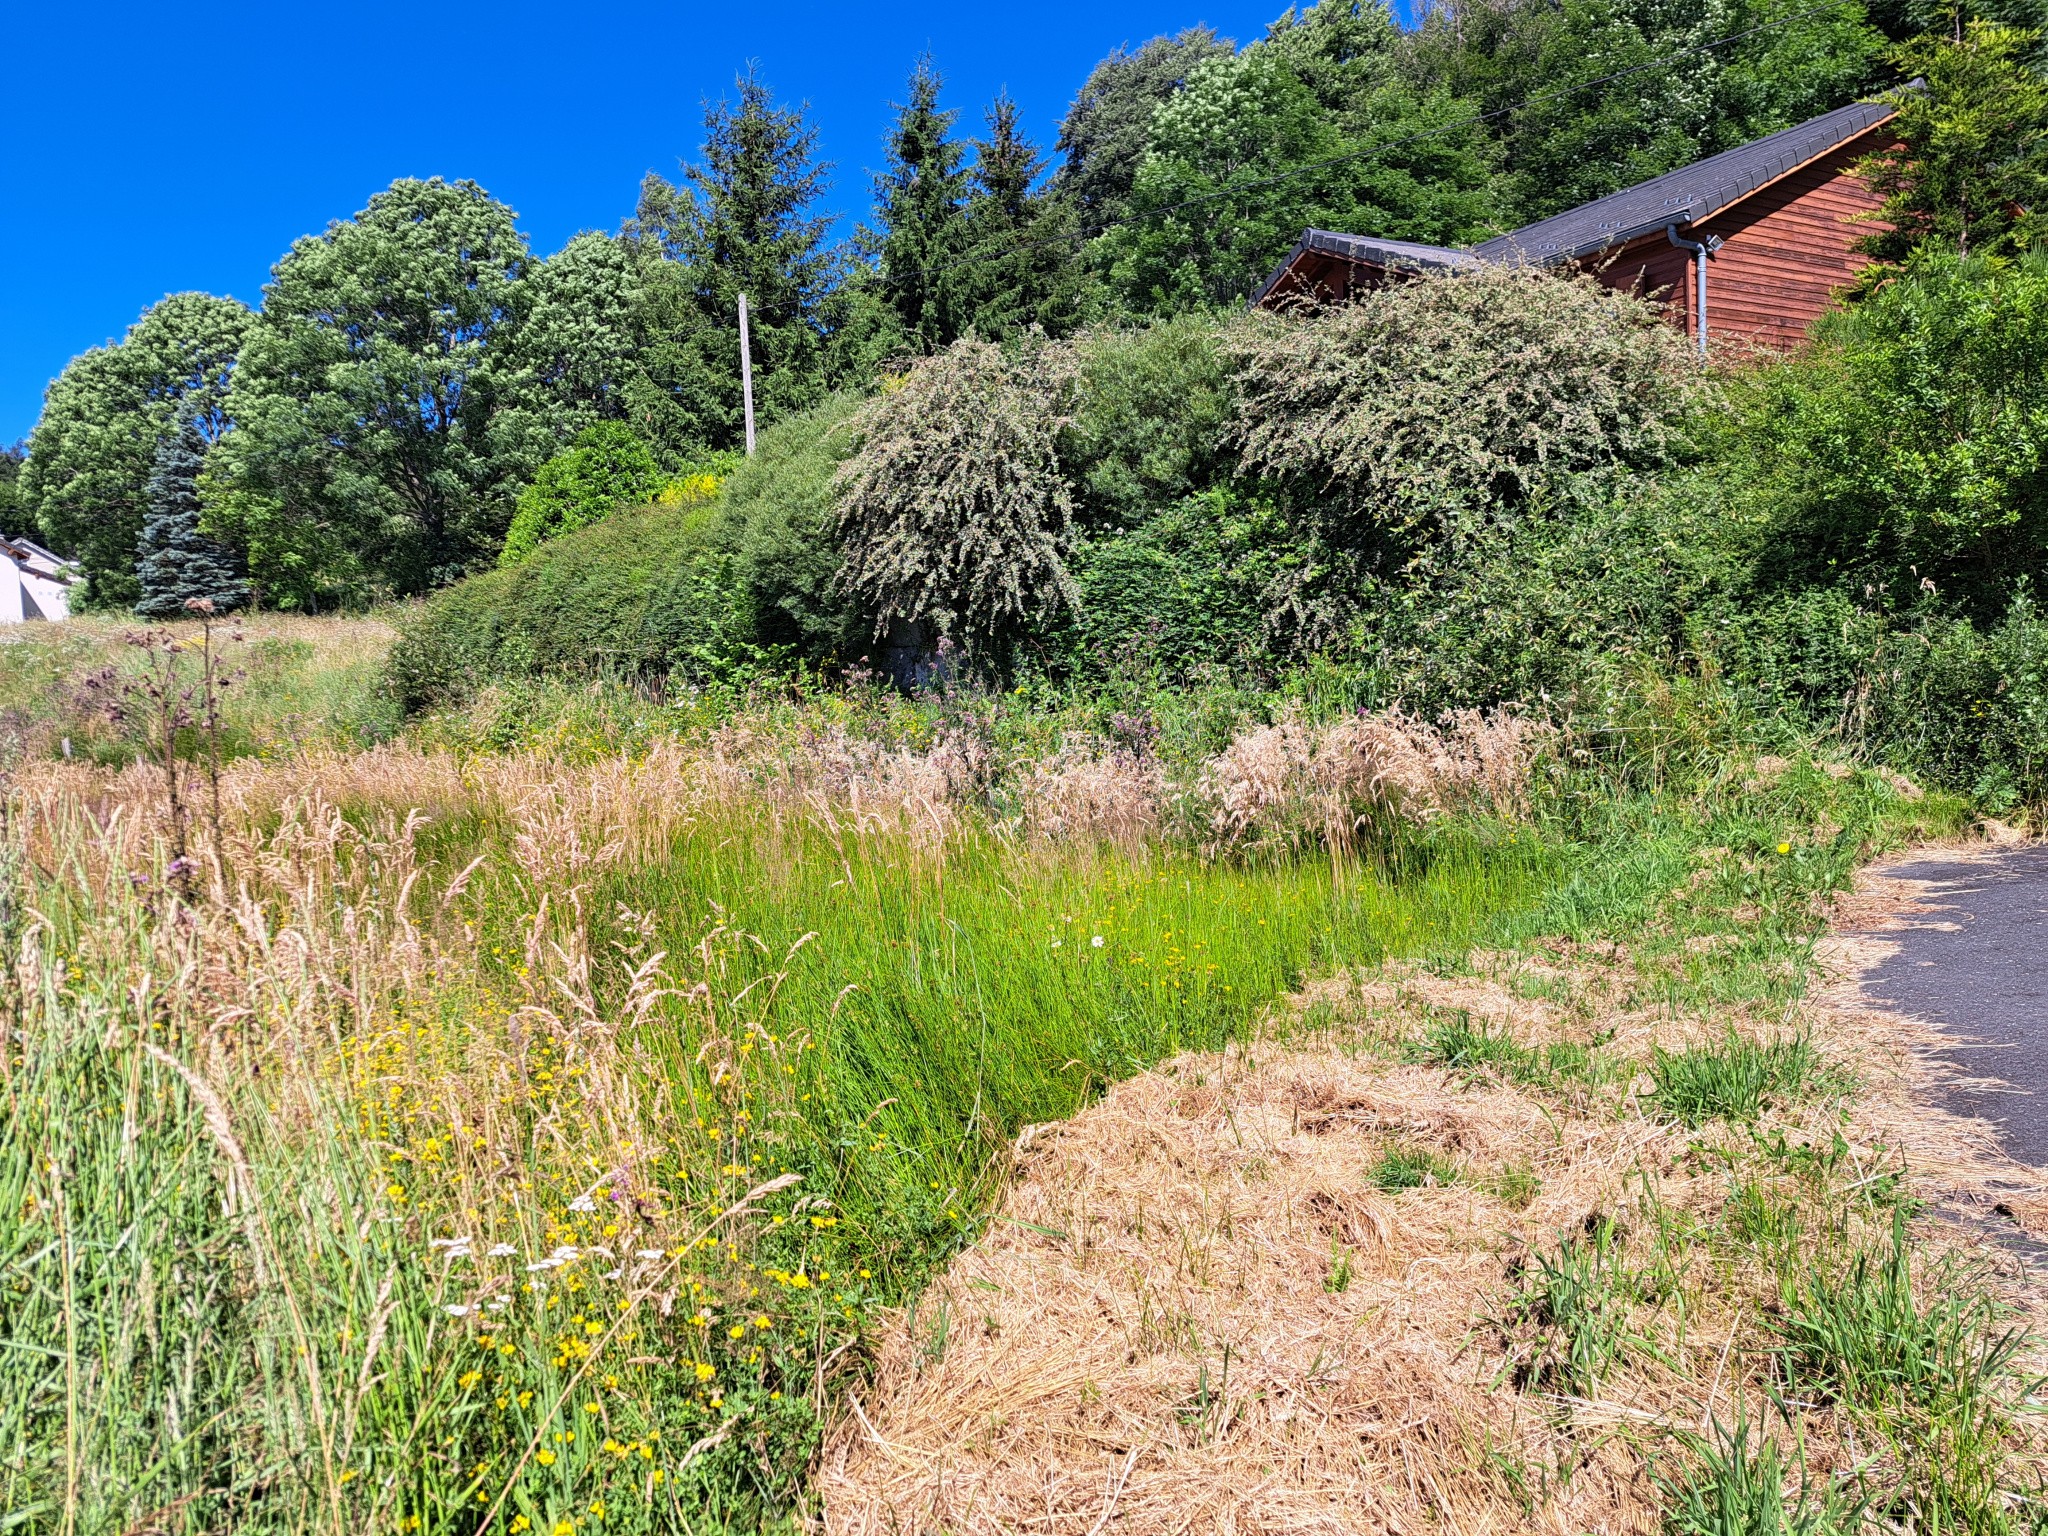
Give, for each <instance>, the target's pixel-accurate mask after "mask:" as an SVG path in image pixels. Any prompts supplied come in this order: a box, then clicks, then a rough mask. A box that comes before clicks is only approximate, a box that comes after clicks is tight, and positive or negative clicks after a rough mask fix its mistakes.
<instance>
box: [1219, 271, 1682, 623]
mask: <svg viewBox="0 0 2048 1536" xmlns="http://www.w3.org/2000/svg"><path fill="white" fill-rule="evenodd" d="M1227 355H1228V357H1229V360H1230V363H1231V366H1232V370H1233V374H1234V378H1235V383H1236V387H1237V391H1238V395H1239V400H1240V405H1239V416H1238V429H1237V430H1238V434H1239V437H1240V440H1241V442H1242V444H1243V461H1242V467H1243V469H1244V470H1245V471H1247V472H1249V473H1252V474H1255V475H1259V476H1263V477H1266V478H1267V479H1269V480H1270V481H1272V482H1275V483H1276V484H1278V485H1279V486H1281V487H1283V488H1284V489H1285V490H1286V492H1287V495H1288V504H1289V508H1290V513H1291V516H1292V517H1293V518H1294V520H1295V522H1296V525H1297V527H1298V530H1299V537H1300V543H1299V546H1298V550H1297V552H1296V554H1295V556H1294V557H1293V558H1294V562H1295V563H1294V566H1293V568H1292V570H1291V571H1290V572H1289V573H1288V574H1287V575H1286V577H1285V579H1284V580H1283V581H1281V582H1280V583H1279V584H1277V585H1276V587H1275V589H1274V591H1273V611H1272V615H1271V620H1270V622H1271V623H1272V624H1273V627H1274V628H1275V629H1276V630H1278V631H1280V632H1281V633H1283V634H1287V633H1291V634H1293V635H1295V636H1298V637H1299V639H1300V641H1301V642H1304V643H1306V644H1308V645H1311V646H1319V645H1327V644H1332V643H1336V642H1339V641H1341V640H1343V639H1344V637H1345V634H1346V631H1347V629H1348V627H1349V626H1350V625H1351V624H1352V623H1353V621H1354V620H1355V619H1357V618H1358V616H1359V615H1360V614H1361V613H1363V612H1365V611H1366V610H1367V609H1368V608H1371V607H1372V606H1374V605H1376V604H1380V603H1382V602H1383V601H1384V600H1385V593H1386V591H1387V590H1388V589H1399V588H1401V587H1403V586H1408V587H1413V586H1415V585H1417V584H1426V583H1429V582H1433V581H1436V580H1438V579H1440V578H1441V576H1442V575H1443V573H1445V572H1447V571H1451V570H1453V569H1455V568H1458V567H1461V566H1466V565H1469V564H1470V563H1472V562H1473V561H1475V560H1478V559H1482V558H1484V557H1485V556H1486V554H1487V552H1488V551H1489V550H1490V549H1492V548H1493V547H1494V546H1495V545H1496V544H1497V542H1498V540H1499V538H1500V537H1501V535H1502V534H1503V533H1504V532H1507V531H1511V530H1513V529H1515V528H1517V527H1518V526H1519V525H1522V524H1524V523H1527V522H1529V521H1531V520H1535V519H1547V520H1557V519H1560V518H1563V517H1565V516H1566V515H1568V514H1570V513H1572V512H1573V511H1574V509H1577V508H1582V507H1586V506H1591V505H1596V504H1598V503H1601V502H1604V501H1606V500H1608V499H1610V498H1611V497H1612V496H1614V495H1615V494H1616V492H1617V490H1618V489H1619V488H1620V487H1621V485H1622V484H1623V483H1624V482H1625V481H1626V480H1628V479H1629V478H1630V477H1633V476H1637V475H1641V474H1644V473H1648V472H1652V471H1656V470H1659V469H1661V468H1663V467H1665V466H1666V465H1668V464H1670V463H1671V462H1672V461H1673V459H1674V456H1675V455H1676V454H1677V453H1678V452H1679V451H1680V449H1681V447H1682V439H1681V437H1680V433H1679V427H1680V423H1681V421H1682V419H1683V417H1684V415H1685V413H1686V411H1687V409H1688V406H1689V404H1690V402H1691V400H1692V399H1693V397H1694V395H1695V391H1696V390H1697V388H1698V387H1699V385H1698V383H1697V379H1698V375H1697V373H1696V370H1695V368H1694V366H1693V365H1692V364H1691V363H1690V362H1689V361H1688V359H1687V356H1686V353H1685V348H1684V342H1683V338H1682V337H1681V336H1679V335H1678V333H1677V332H1676V331H1675V330H1673V329H1672V327H1670V326H1668V325H1666V324H1663V323H1662V322H1661V321H1660V320H1659V319H1658V317H1657V313H1656V311H1655V310H1654V309H1653V308H1652V307H1651V306H1649V305H1648V304H1646V303H1643V302H1642V301H1640V300H1638V299H1635V298H1633V297H1630V296H1628V295H1626V294H1621V293H1616V292H1614V291H1613V290H1610V289H1607V288H1604V287H1602V286H1601V285H1600V284H1599V283H1598V282H1596V281H1595V280H1594V279H1593V278H1591V277H1590V276H1576V277H1558V276H1551V275H1548V274H1545V273H1542V272H1539V271H1536V270H1534V269H1529V268H1489V269H1486V270H1483V271H1481V272H1478V273H1473V274H1469V275H1463V276H1455V277H1450V276H1439V277H1428V278H1421V279H1417V280H1415V281H1412V282H1408V283H1404V284H1400V285H1398V286H1395V287H1391V288H1386V289H1382V290H1379V291H1378V292H1375V293H1371V294H1368V295H1366V296H1365V297H1364V298H1363V299H1361V300H1359V301H1357V302H1355V303H1353V304H1349V305H1346V306H1345V307H1343V308H1341V309H1338V310H1335V311H1332V312H1330V313H1328V314H1326V315H1321V316H1315V317H1290V316H1278V315H1270V314H1265V313H1258V314H1254V315H1252V316H1249V317H1247V319H1246V320H1245V321H1244V322H1243V323H1242V324H1241V325H1239V326H1238V327H1236V328H1234V329H1233V330H1232V332H1231V334H1230V336H1229V339H1228V342H1227Z"/></svg>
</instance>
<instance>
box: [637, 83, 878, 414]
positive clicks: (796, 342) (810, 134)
mask: <svg viewBox="0 0 2048 1536" xmlns="http://www.w3.org/2000/svg"><path fill="white" fill-rule="evenodd" d="M736 85H737V88H738V91H739V99H738V101H737V102H732V101H719V102H716V103H713V104H711V105H709V106H707V107H706V108H705V111H704V149H703V153H702V155H701V156H700V157H699V159H698V161H697V163H695V164H693V165H688V166H685V167H684V170H683V178H682V180H681V182H680V183H678V182H671V181H668V180H666V179H665V178H663V177H660V176H655V175H651V174H650V175H649V176H648V177H647V179H646V180H645V181H643V182H642V183H641V186H640V204H639V208H638V209H637V211H636V212H635V214H634V217H633V218H632V219H631V220H630V221H629V222H628V223H627V225H626V231H625V239H626V242H627V244H628V245H629V247H631V248H632V249H633V250H634V251H636V252H637V253H638V254H639V256H640V257H641V258H642V261H643V264H642V267H641V271H640V274H639V276H640V281H641V283H642V293H641V296H640V300H639V305H640V312H639V316H638V320H639V324H640V326H641V327H642V330H643V333H644V335H645V338H646V339H645V341H644V342H643V343H642V344H641V345H640V347H639V349H638V351H637V352H636V363H637V366H638V368H639V369H640V371H641V372H642V373H643V374H644V375H645V376H646V379H647V381H648V386H649V387H652V388H655V389H658V390H659V391H660V392H661V394H662V396H663V400H662V410H661V412H660V413H659V414H664V415H667V414H672V415H673V416H674V417H675V418H676V419H677V420H679V421H680V420H687V421H691V422H694V423H695V428H696V442H695V444H694V445H693V446H694V447H696V448H732V447H736V446H738V444H739V443H740V441H741V437H742V432H743V428H742V425H741V423H742V419H743V418H742V405H741V399H740V352H739V347H740V335H739V296H740V295H741V294H742V293H744V294H745V295H746V296H747V310H748V321H749V325H750V327H751V330H752V342H753V360H754V392H755V403H756V407H757V409H758V410H759V412H760V415H761V417H762V419H763V420H774V419H776V418H778V417H782V416H786V415H790V414H793V413H795V412H797V411H801V410H804V409H807V408H808V407H809V406H811V405H812V404H814V403H815V402H816V400H817V399H818V397H819V396H820V395H822V394H823V393H824V389H825V380H824V366H825V364H824V356H823V350H824V330H825V322H824V309H825V305H826V303H827V302H828V300H830V298H831V297H832V294H833V291H834V289H835V287H836V286H837V283H838V278H839V258H838V256H837V254H836V253H835V252H834V251H833V250H832V248H831V247H830V246H829V245H828V244H827V243H826V234H827V232H828V230H829V229H830V227H831V222H832V221H831V219H830V218H829V217H826V216H823V215H820V214H818V213H817V212H815V208H816V205H817V202H818V199H819V198H820V197H822V196H823V195H824V193H825V190H826V188H827V186H828V184H829V181H830V177H831V170H832V167H831V166H830V165H829V164H827V163H825V162H823V161H820V160H818V159H817V158H816V153H817V144H818V130H817V129H816V128H815V127H814V126H812V124H811V123H810V122H809V121H808V119H807V118H806V116H805V112H806V108H805V106H804V105H802V104H799V105H797V106H793V107H780V106H777V105H776V104H775V97H774V93H773V92H772V91H771V90H770V89H769V86H768V83H767V82H766V81H765V80H763V79H762V78H761V77H760V76H759V75H758V74H756V73H754V72H753V71H752V70H751V69H750V70H749V71H748V72H747V73H746V74H744V75H742V76H740V77H739V79H738V80H737V82H736ZM651 408H652V407H651V404H650V402H647V401H642V402H641V404H640V406H639V407H638V408H637V409H635V410H634V412H633V413H632V414H633V415H634V417H635V420H636V423H637V422H638V421H639V420H640V419H641V418H642V417H644V416H646V415H648V414H649V412H650V410H651ZM676 435H677V434H676V433H675V432H674V431H672V430H671V431H669V432H666V433H665V434H664V437H665V440H667V439H672V438H673V437H675V436H676Z"/></svg>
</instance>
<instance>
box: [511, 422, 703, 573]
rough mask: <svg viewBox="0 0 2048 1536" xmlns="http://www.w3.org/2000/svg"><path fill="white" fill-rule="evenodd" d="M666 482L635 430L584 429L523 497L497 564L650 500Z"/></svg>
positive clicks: (612, 426) (608, 425)
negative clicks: (620, 510)
mask: <svg viewBox="0 0 2048 1536" xmlns="http://www.w3.org/2000/svg"><path fill="white" fill-rule="evenodd" d="M663 478H664V477H663V475H662V473H661V468H660V466H659V465H657V464H656V463H655V462H654V453H653V450H652V449H650V448H649V447H648V446H647V445H646V444H645V443H643V442H641V441H640V439H639V438H638V437H636V436H635V435H634V433H633V429H632V428H631V427H628V426H626V425H624V424H623V423H621V422H616V421H601V422H599V423H597V424H596V425H595V426H592V427H586V428H584V430H583V431H582V432H581V433H579V434H578V435H577V438H576V441H575V442H574V443H573V444H571V445H570V446H569V448H567V449H566V450H565V451H563V452H561V453H558V454H556V455H555V456H554V457H553V458H552V459H549V460H548V461H547V463H545V464H543V465H541V467H540V472H539V473H538V474H536V475H535V476H534V477H533V484H531V485H529V486H528V487H527V488H526V489H525V490H524V491H522V492H520V494H519V505H518V507H517V509H516V510H515V511H514V512H513V514H512V526H511V527H510V528H508V529H507V530H506V531H505V549H504V552H503V553H502V554H501V555H500V556H499V557H498V563H499V564H500V565H501V566H511V565H517V564H518V563H519V562H520V561H522V560H525V559H526V558H528V557H529V556H530V555H532V554H533V552H534V551H535V550H536V549H538V548H540V546H541V545H542V544H543V543H545V542H546V541H547V540H549V539H557V538H560V537H561V536H562V535H563V534H565V533H573V532H574V531H575V530H576V529H578V528H585V527H588V526H589V525H590V524H592V523H597V522H602V521H603V520H604V519H605V518H607V517H610V516H611V515H612V514H613V513H614V512H616V511H618V510H619V508H620V507H627V506H633V505H635V504H637V503H641V502H648V501H652V500H653V499H654V498H655V497H656V496H657V495H658V494H660V492H661V489H662V483H663Z"/></svg>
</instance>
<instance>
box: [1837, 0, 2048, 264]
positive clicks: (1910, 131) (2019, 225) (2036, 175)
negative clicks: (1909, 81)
mask: <svg viewBox="0 0 2048 1536" xmlns="http://www.w3.org/2000/svg"><path fill="white" fill-rule="evenodd" d="M2040 41H2041V34H2040V33H2038V32H2030V31H2026V30H2024V29H2022V28H2018V27H2007V26H2001V25H1998V24H1997V23H1994V22H1988V21H1967V22H1966V21H1964V20H1963V19H1962V17H1961V14H1960V13H1958V14H1957V16H1956V18H1955V20H1954V22H1953V30H1952V31H1951V32H1950V33H1949V34H1947V35H1943V34H1940V33H1935V34H1931V35H1929V36H1927V37H1922V38H1917V39H1915V40H1914V41H1912V42H1910V43H1903V44H1901V45H1900V46H1898V47H1896V48H1894V49H1892V50H1891V54H1890V58H1891V62H1892V64H1893V66H1894V67H1895V68H1897V70H1898V71H1899V73H1900V74H1901V75H1902V76H1905V77H1907V78H1912V77H1916V76H1917V77H1918V78H1919V79H1920V81H1921V82H1923V83H1922V84H1920V85H1919V86H1918V87H1913V88H1907V89H1903V90H1899V91H1895V92H1893V94H1892V97H1891V100H1892V102H1893V104H1894V105H1896V106H1897V107H1898V109H1899V115H1898V116H1897V117H1895V118H1893V119H1892V122H1891V127H1890V130H1889V131H1890V132H1891V133H1892V134H1893V135H1895V136H1896V139H1897V142H1896V145H1895V146H1894V147H1893V148H1890V149H1885V150H1881V151H1879V152H1878V153H1877V154H1875V155H1872V156H1871V157H1870V158H1869V159H1867V160H1865V161H1864V162H1863V164H1862V166H1861V167H1860V169H1861V171H1862V174H1863V177H1864V179H1865V180H1866V181H1867V182H1868V183H1869V184H1870V187H1871V189H1872V190H1873V191H1875V192H1876V193H1877V194H1878V195H1879V196H1880V197H1882V198H1883V199H1884V209H1883V218H1884V227H1883V228H1882V229H1879V230H1876V231H1874V232H1872V233H1871V234H1869V235H1867V236H1865V237H1864V240H1863V242H1862V244H1863V249H1864V250H1866V251H1868V252H1869V253H1870V254H1871V255H1872V256H1875V257H1876V258H1877V259H1878V260H1879V261H1881V262H1903V261H1905V260H1906V259H1907V258H1908V257H1910V256H1912V255H1913V254H1915V253H1916V252H1920V251H1948V252H1952V253H1953V254H1955V255H1957V256H2002V257H2012V256H2018V255H2021V254H2024V253H2025V252H2026V251H2028V250H2031V249H2032V248H2033V247H2034V246H2035V245H2036V244H2037V243H2038V242H2039V241H2040V240H2041V238H2042V237H2043V235H2044V234H2048V83H2044V82H2043V81H2042V79H2041V76H2040V75H2039V74H2038V73H2036V72H2035V70H2034V69H2033V68H2032V67H2031V66H2029V65H2028V63H2027V62H2026V60H2027V55H2028V54H2029V52H2031V51H2032V50H2033V49H2034V48H2036V47H2037V46H2038V45H2039V44H2040ZM1884 275H1885V274H1882V273H1875V272H1874V273H1869V274H1866V277H1865V285H1866V286H1870V285H1872V284H1874V283H1875V282H1879V281H1882V280H1883V277H1884Z"/></svg>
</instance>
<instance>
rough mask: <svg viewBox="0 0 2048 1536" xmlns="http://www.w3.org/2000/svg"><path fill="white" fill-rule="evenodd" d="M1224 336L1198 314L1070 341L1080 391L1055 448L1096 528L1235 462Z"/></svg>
mask: <svg viewBox="0 0 2048 1536" xmlns="http://www.w3.org/2000/svg"><path fill="white" fill-rule="evenodd" d="M1221 337H1222V327H1221V326H1220V325H1219V324H1218V323H1217V321H1216V320H1215V319H1214V318H1213V317H1211V316H1208V315H1199V314H1196V315H1181V316H1179V317H1177V318H1175V319H1171V320H1160V321H1157V322H1155V323H1154V324H1152V325H1146V326H1135V327H1117V328H1105V329H1102V330H1097V331H1091V332H1089V333H1088V334H1086V335H1083V336H1081V337H1078V338H1077V339H1076V341H1075V343H1074V348H1075V351H1076V353H1077V354H1078V355H1079V358H1080V363H1081V389H1080V397H1079V401H1078V404H1077V405H1076V408H1075V411H1074V421H1073V424H1072V426H1071V428H1070V429H1069V431H1068V433H1067V436H1066V439H1065V441H1064V442H1063V443H1062V445H1061V453H1062V457H1063V458H1064V459H1065V460H1066V462H1067V467H1068V474H1069V475H1070V476H1071V478H1072V479H1073V481H1074V488H1075V491H1076V494H1077V495H1078V497H1079V500H1080V503H1081V505H1082V507H1083V508H1084V509H1085V511H1086V512H1087V514H1088V517H1089V519H1090V521H1091V522H1092V523H1093V524H1095V525H1096V526H1099V527H1110V528H1130V527H1135V526H1136V525H1137V524H1139V523H1141V522H1143V521H1144V520H1145V519H1146V518H1148V517H1150V516H1152V515H1153V514H1155V513H1157V512H1159V511H1161V510H1162V509H1164V508H1168V507H1171V506H1174V505H1177V504H1180V503H1182V502H1184V501H1185V499H1186V498H1187V497H1189V496H1191V495H1194V494H1195V493H1196V492H1199V491H1204V490H1207V489H1209V488H1210V487H1212V486H1214V485H1216V484H1217V483H1218V482H1219V481H1220V480H1222V479H1224V478H1225V477H1227V476H1228V474H1229V473H1230V472H1231V470H1232V469H1233V468H1234V464H1233V458H1234V456H1233V455H1232V454H1231V452H1230V440H1229V439H1230V424H1231V419H1232V414H1233V412H1232V403H1231V394H1230V378H1229V375H1228V373H1227V371H1226V370H1225V368H1224V364H1223V356H1222V351H1221V347H1220V345H1219V343H1220V341H1221Z"/></svg>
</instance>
